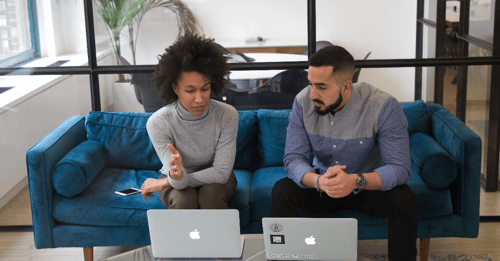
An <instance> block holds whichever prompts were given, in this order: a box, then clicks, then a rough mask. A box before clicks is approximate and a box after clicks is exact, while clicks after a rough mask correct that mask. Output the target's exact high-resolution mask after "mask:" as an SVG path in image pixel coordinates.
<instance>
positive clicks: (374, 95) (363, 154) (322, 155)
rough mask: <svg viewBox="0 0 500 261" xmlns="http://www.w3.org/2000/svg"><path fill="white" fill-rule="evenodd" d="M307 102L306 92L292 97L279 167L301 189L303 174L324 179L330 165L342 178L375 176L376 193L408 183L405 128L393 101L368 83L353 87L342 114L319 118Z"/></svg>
mask: <svg viewBox="0 0 500 261" xmlns="http://www.w3.org/2000/svg"><path fill="white" fill-rule="evenodd" d="M310 97H311V87H310V86H308V87H306V88H304V90H302V91H301V92H300V93H299V94H298V95H297V97H296V98H295V101H294V104H293V107H292V113H291V114H290V117H289V125H288V128H287V137H286V147H285V157H284V166H285V170H286V172H287V174H288V176H289V177H290V178H291V179H292V180H294V181H295V183H297V184H298V185H299V186H300V187H302V188H306V186H304V185H303V184H302V178H303V177H304V175H305V174H306V173H307V172H308V171H312V172H314V168H317V169H319V170H320V172H321V173H325V172H326V170H327V169H328V168H329V167H331V166H335V165H345V166H347V168H346V169H345V172H346V173H360V172H361V173H366V172H373V171H375V172H377V173H378V174H379V175H380V178H381V180H382V188H381V190H390V189H392V188H394V187H395V186H398V185H402V184H406V183H407V182H408V180H409V179H410V169H411V162H410V148H409V137H408V130H407V127H408V122H407V120H406V117H405V115H404V113H403V111H402V109H401V106H400V105H399V103H398V101H397V100H396V99H395V98H394V97H392V96H391V95H389V94H387V93H385V92H383V91H381V90H379V89H377V88H374V87H373V86H371V85H369V84H367V83H360V84H354V85H353V90H352V94H351V97H350V99H349V101H348V103H347V104H346V105H345V106H344V108H343V109H342V110H341V111H339V112H336V113H335V114H334V115H332V114H327V115H324V116H320V115H319V114H317V113H316V111H315V107H314V103H313V102H312V100H311V98H310ZM311 150H312V152H314V160H313V162H312V166H311V164H310V155H311Z"/></svg>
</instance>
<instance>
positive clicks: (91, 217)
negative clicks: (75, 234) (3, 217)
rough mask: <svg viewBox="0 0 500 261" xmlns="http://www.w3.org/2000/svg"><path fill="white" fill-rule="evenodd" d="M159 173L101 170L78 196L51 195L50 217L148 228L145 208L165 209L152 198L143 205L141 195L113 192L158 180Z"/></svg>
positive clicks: (100, 224) (97, 224)
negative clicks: (148, 179)
mask: <svg viewBox="0 0 500 261" xmlns="http://www.w3.org/2000/svg"><path fill="white" fill-rule="evenodd" d="M159 176H160V172H159V171H152V170H133V169H119V168H104V170H103V171H102V172H101V173H100V174H99V175H97V177H96V178H95V179H94V181H93V182H92V183H91V184H90V185H89V186H88V188H87V189H85V190H84V191H83V192H82V193H81V194H80V195H78V196H77V197H72V198H68V197H64V196H61V195H57V194H54V195H53V203H52V216H53V218H54V219H55V220H57V221H60V222H65V223H71V224H81V225H91V226H131V227H134V226H147V225H148V224H147V223H148V222H147V216H146V211H147V210H148V209H164V208H165V206H163V204H162V203H161V201H160V199H159V198H158V193H154V194H153V195H154V198H148V199H147V201H146V202H144V200H143V198H142V195H141V194H140V193H139V194H134V195H130V196H120V195H118V194H115V193H114V192H115V191H117V190H122V189H126V188H140V187H141V185H142V183H144V181H145V180H146V179H147V178H158V177H159Z"/></svg>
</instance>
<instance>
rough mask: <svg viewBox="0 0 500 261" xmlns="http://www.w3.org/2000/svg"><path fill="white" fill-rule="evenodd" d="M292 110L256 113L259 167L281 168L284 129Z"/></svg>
mask: <svg viewBox="0 0 500 261" xmlns="http://www.w3.org/2000/svg"><path fill="white" fill-rule="evenodd" d="M291 111H292V110H266V109H261V110H259V111H258V112H257V117H258V118H259V133H258V136H257V137H258V141H259V148H258V152H259V156H260V167H261V168H262V167H271V166H283V157H284V155H285V143H286V128H287V127H288V116H290V113H291Z"/></svg>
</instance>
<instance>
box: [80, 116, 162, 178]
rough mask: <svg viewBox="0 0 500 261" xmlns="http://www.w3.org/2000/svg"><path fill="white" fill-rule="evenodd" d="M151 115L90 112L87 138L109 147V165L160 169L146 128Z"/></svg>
mask: <svg viewBox="0 0 500 261" xmlns="http://www.w3.org/2000/svg"><path fill="white" fill-rule="evenodd" d="M150 116H151V113H133V112H97V111H91V112H89V114H88V115H87V118H86V121H85V130H86V131H87V138H88V139H89V140H95V141H98V142H100V143H101V144H102V145H104V147H105V148H106V149H107V150H108V152H109V159H108V166H109V167H115V168H130V169H141V170H159V169H160V168H161V167H162V164H161V161H160V159H159V158H158V155H157V154H156V151H155V149H154V147H153V144H152V143H151V140H150V139H149V136H148V132H147V130H146V123H147V121H148V119H149V117H150Z"/></svg>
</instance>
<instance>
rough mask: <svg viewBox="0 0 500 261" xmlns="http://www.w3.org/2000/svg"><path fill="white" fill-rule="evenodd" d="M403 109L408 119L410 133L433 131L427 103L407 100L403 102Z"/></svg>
mask: <svg viewBox="0 0 500 261" xmlns="http://www.w3.org/2000/svg"><path fill="white" fill-rule="evenodd" d="M401 109H403V112H404V114H405V116H406V119H407V120H408V135H412V134H413V133H416V132H423V133H425V134H429V135H430V133H431V128H430V118H429V114H428V113H427V105H426V104H425V103H424V102H423V101H421V100H418V101H414V102H407V103H402V104H401Z"/></svg>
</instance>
